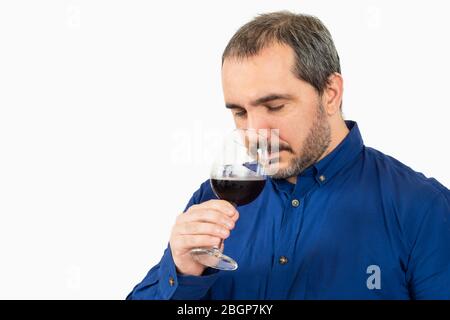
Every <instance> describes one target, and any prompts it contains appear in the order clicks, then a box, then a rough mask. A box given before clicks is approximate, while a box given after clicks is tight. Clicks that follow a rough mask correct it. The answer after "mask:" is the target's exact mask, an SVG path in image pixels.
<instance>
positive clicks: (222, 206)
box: [202, 199, 237, 217]
mask: <svg viewBox="0 0 450 320" xmlns="http://www.w3.org/2000/svg"><path fill="white" fill-rule="evenodd" d="M202 205H203V206H205V207H207V208H211V209H215V210H218V211H222V212H223V213H225V214H227V215H228V216H230V217H232V216H233V215H234V214H235V213H236V212H237V210H236V208H235V207H234V206H233V205H232V204H231V203H230V202H228V201H225V200H217V199H212V200H209V201H205V202H203V203H202Z"/></svg>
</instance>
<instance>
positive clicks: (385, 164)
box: [364, 147, 450, 202]
mask: <svg viewBox="0 0 450 320" xmlns="http://www.w3.org/2000/svg"><path fill="white" fill-rule="evenodd" d="M364 160H365V166H368V167H370V168H371V169H372V170H375V173H376V179H378V182H379V183H381V184H382V186H384V187H385V188H386V189H387V190H389V191H390V192H392V193H393V194H398V195H401V196H402V198H406V199H409V198H413V199H415V200H421V201H425V202H427V201H433V200H434V199H439V198H446V199H449V197H450V191H449V190H448V189H447V188H446V187H445V186H444V185H442V184H441V183H440V182H439V181H437V180H436V179H435V178H432V177H426V176H425V175H424V174H423V173H421V172H417V171H415V170H414V169H412V168H411V167H409V166H407V165H406V164H404V163H402V162H400V161H399V160H397V159H395V158H393V157H391V156H389V155H386V154H384V153H383V152H381V151H378V150H376V149H374V148H370V147H365V148H364Z"/></svg>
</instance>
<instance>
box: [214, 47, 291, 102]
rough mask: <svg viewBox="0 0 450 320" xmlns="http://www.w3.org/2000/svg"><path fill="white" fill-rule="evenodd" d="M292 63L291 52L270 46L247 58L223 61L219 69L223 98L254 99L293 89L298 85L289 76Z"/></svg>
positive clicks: (286, 48) (285, 48) (287, 48)
mask: <svg viewBox="0 0 450 320" xmlns="http://www.w3.org/2000/svg"><path fill="white" fill-rule="evenodd" d="M294 62H295V59H294V51H293V50H292V49H291V48H290V47H289V46H286V45H272V46H269V47H267V48H264V49H263V50H261V52H259V53H258V54H257V55H255V56H251V57H248V58H234V57H230V58H226V59H225V61H224V63H223V66H222V84H223V88H224V92H225V95H227V96H230V98H232V97H233V96H239V97H242V96H243V95H248V97H249V98H254V97H256V96H261V95H264V94H266V93H267V92H286V91H289V89H294V88H295V87H296V86H298V85H299V82H300V80H299V79H297V78H296V77H295V76H294V74H293V73H292V68H293V66H294Z"/></svg>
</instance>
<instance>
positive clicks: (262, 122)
mask: <svg viewBox="0 0 450 320" xmlns="http://www.w3.org/2000/svg"><path fill="white" fill-rule="evenodd" d="M246 128H247V129H253V130H256V131H258V130H260V129H270V124H269V121H267V119H266V118H265V117H264V116H263V115H262V114H258V112H253V113H252V112H249V113H248V115H247V126H246Z"/></svg>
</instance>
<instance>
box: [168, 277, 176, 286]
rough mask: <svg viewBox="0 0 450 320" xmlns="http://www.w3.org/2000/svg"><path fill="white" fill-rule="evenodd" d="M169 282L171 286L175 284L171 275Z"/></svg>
mask: <svg viewBox="0 0 450 320" xmlns="http://www.w3.org/2000/svg"><path fill="white" fill-rule="evenodd" d="M169 284H170V286H171V287H173V285H174V284H175V280H174V279H173V278H172V277H169Z"/></svg>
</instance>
